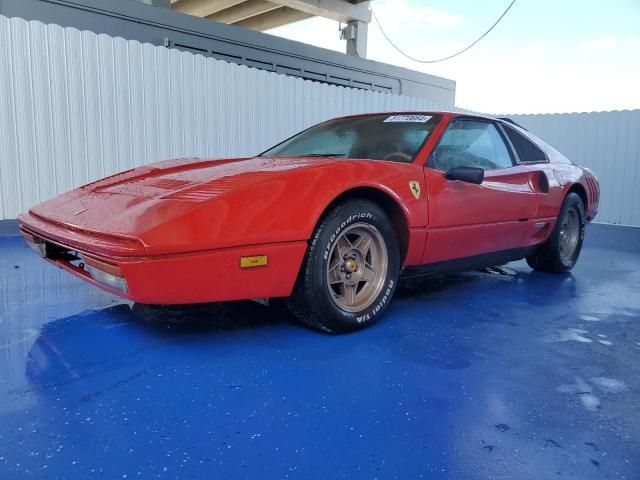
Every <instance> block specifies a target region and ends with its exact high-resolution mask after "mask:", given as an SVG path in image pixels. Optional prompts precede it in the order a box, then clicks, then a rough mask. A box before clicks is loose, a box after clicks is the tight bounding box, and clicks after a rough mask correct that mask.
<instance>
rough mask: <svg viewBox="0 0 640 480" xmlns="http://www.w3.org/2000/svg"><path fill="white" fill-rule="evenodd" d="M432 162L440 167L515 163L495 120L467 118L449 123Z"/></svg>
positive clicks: (501, 166) (500, 165) (509, 165)
mask: <svg viewBox="0 0 640 480" xmlns="http://www.w3.org/2000/svg"><path fill="white" fill-rule="evenodd" d="M431 162H432V164H433V166H434V167H435V168H438V169H440V170H448V169H450V168H454V167H479V168H483V169H485V170H494V169H497V168H508V167H511V166H513V161H512V159H511V154H510V153H509V149H508V148H507V145H506V144H505V143H504V140H503V139H502V136H501V135H500V132H498V129H497V128H496V126H495V125H494V124H493V123H491V122H482V121H478V120H465V119H460V120H454V121H453V123H452V124H451V125H449V128H448V129H447V131H446V132H445V133H444V135H443V136H442V139H441V140H440V144H439V145H438V148H437V149H436V150H435V151H434V152H433V154H432V160H431Z"/></svg>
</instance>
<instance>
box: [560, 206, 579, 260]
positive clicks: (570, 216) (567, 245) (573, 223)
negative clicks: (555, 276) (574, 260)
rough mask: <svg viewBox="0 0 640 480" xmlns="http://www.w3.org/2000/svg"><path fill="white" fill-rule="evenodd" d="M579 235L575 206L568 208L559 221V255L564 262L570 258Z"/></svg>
mask: <svg viewBox="0 0 640 480" xmlns="http://www.w3.org/2000/svg"><path fill="white" fill-rule="evenodd" d="M579 237H580V219H579V218H578V212H577V211H576V209H575V208H569V209H568V210H567V211H566V213H565V214H564V217H563V218H562V222H561V223H560V257H562V260H563V261H564V262H565V263H566V261H567V260H569V261H570V260H571V257H573V254H574V253H575V250H576V247H577V246H578V238H579Z"/></svg>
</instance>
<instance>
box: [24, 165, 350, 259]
mask: <svg viewBox="0 0 640 480" xmlns="http://www.w3.org/2000/svg"><path fill="white" fill-rule="evenodd" d="M343 161H344V160H341V159H336V158H316V157H313V158H309V157H294V158H270V157H254V158H239V159H225V160H216V159H199V158H190V159H178V160H168V161H164V162H159V163H155V164H151V165H147V166H143V167H139V168H136V169H133V170H129V171H126V172H122V173H120V174H117V175H114V176H111V177H107V178H105V179H102V180H99V181H97V182H94V183H90V184H88V185H85V186H83V187H80V188H77V189H75V190H72V191H70V192H67V193H65V194H62V195H59V196H58V197H55V198H53V199H51V200H48V201H46V202H44V203H41V204H39V205H36V206H35V207H33V208H32V209H31V210H30V211H29V213H30V214H32V215H34V216H36V217H38V218H39V219H41V220H45V221H47V222H51V223H54V224H56V225H58V226H63V227H66V228H71V229H73V230H78V231H84V232H87V233H93V234H107V235H110V236H118V235H120V236H123V237H128V238H132V237H134V238H138V239H140V241H141V242H142V243H143V244H144V245H145V246H146V248H147V252H148V253H163V252H169V251H170V252H175V251H181V250H185V251H188V250H197V249H208V248H212V247H214V246H215V247H221V246H229V245H234V244H241V243H242V242H243V241H244V242H245V243H252V242H253V241H254V240H251V239H249V237H250V236H251V235H252V232H251V231H250V228H249V226H248V225H249V224H250V223H251V222H249V223H247V222H246V219H247V217H248V216H249V217H250V216H251V215H252V211H254V210H256V209H255V205H256V203H257V202H258V203H259V202H268V201H270V199H272V198H273V194H274V192H276V191H277V192H279V195H278V196H279V198H282V197H283V195H282V193H283V192H282V190H283V189H287V188H291V187H290V186H291V185H292V183H291V182H292V181H293V180H291V177H292V175H293V174H294V172H299V171H301V170H309V169H311V170H315V169H318V168H320V167H321V166H323V165H327V164H332V163H336V162H343ZM287 179H289V180H287ZM274 207H275V208H276V209H277V205H275V204H274ZM240 216H242V217H243V218H244V220H245V221H244V222H243V223H242V225H244V226H243V227H242V228H240V229H237V228H236V225H237V224H239V222H238V221H237V219H238V217H240ZM223 225H224V226H223ZM223 228H224V229H225V230H226V231H224V232H223V231H221V230H222V229H223ZM234 229H236V230H237V231H234ZM285 233H286V232H285ZM243 238H244V239H245V240H243ZM270 240H273V241H278V240H277V238H276V237H272V238H271V237H270Z"/></svg>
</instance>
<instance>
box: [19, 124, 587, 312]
mask: <svg viewBox="0 0 640 480" xmlns="http://www.w3.org/2000/svg"><path fill="white" fill-rule="evenodd" d="M454 117H455V114H449V113H444V114H442V120H441V122H440V124H439V125H438V126H437V127H436V129H435V131H434V133H433V134H432V135H431V136H430V137H429V140H428V141H427V142H426V144H425V145H424V146H423V148H422V150H421V151H420V153H419V154H418V155H417V157H416V159H415V161H414V162H413V163H411V164H403V163H393V162H386V161H379V160H358V159H348V160H347V159H336V158H306V157H298V158H268V157H256V158H244V159H230V160H200V159H180V160H172V161H167V162H160V163H157V164H153V165H150V166H146V167H141V168H138V169H135V170H130V171H128V172H124V173H122V174H118V175H114V176H112V177H108V178H106V179H103V180H100V181H98V182H94V183H92V184H89V185H86V186H84V187H80V188H78V189H76V190H73V191H71V192H68V193H65V194H63V195H60V196H58V197H56V198H54V199H51V200H49V201H47V202H44V203H42V204H40V205H37V206H35V207H33V208H32V209H31V210H30V211H29V213H26V214H24V215H22V216H20V217H19V221H20V223H21V225H22V228H23V229H24V230H26V231H28V232H31V233H33V234H35V235H36V236H37V237H39V238H42V239H44V240H46V241H48V242H51V243H54V244H57V245H62V246H64V247H65V248H66V249H69V250H74V251H78V252H80V253H84V254H86V253H89V254H91V255H92V256H94V257H97V258H100V259H102V260H105V261H107V262H110V263H112V264H114V265H117V266H119V267H120V269H121V271H122V273H123V275H124V277H125V279H126V282H127V286H128V289H127V292H125V293H121V292H115V291H114V293H117V294H119V295H121V296H124V297H126V298H130V299H132V300H135V301H138V302H143V303H192V302H206V301H223V300H236V299H242V298H256V297H280V296H287V295H289V294H290V293H291V291H292V289H293V285H294V283H295V280H296V278H297V275H298V271H299V268H300V265H301V262H302V259H303V256H304V253H305V250H306V242H307V240H308V239H309V238H310V236H311V234H312V232H313V230H314V228H315V225H316V223H317V222H318V220H319V218H320V217H321V215H322V214H323V212H325V210H326V209H327V207H328V206H329V205H330V204H331V203H332V202H333V201H334V200H336V198H338V197H339V196H340V195H341V194H344V193H346V192H349V191H352V190H354V189H368V190H367V191H372V190H376V191H378V192H380V194H384V195H386V196H387V197H388V199H389V201H392V202H395V204H396V205H397V206H398V207H399V211H401V212H402V216H403V218H402V219H401V220H402V221H401V222H399V224H401V225H404V226H405V228H406V229H407V239H408V242H407V243H408V244H407V248H406V252H405V265H418V264H421V263H431V262H438V261H443V260H449V259H454V258H459V257H461V256H471V255H477V254H481V253H487V252H491V251H496V250H502V249H508V248H516V247H521V246H527V245H533V244H536V243H540V242H543V241H544V240H545V239H546V238H547V236H548V234H549V232H550V231H551V229H552V228H553V225H554V222H555V217H556V216H557V214H558V211H559V209H560V205H561V204H562V201H563V199H564V197H565V195H566V193H567V191H568V190H569V189H570V188H572V187H573V186H575V185H580V186H581V187H582V188H583V190H584V192H586V197H587V198H586V200H587V202H586V210H587V216H588V218H589V219H591V218H593V216H594V215H595V213H596V211H597V201H598V194H599V193H598V184H597V181H596V180H595V177H593V175H592V174H591V173H590V172H588V171H587V170H585V169H582V168H580V167H577V166H575V165H573V164H571V163H570V162H569V161H568V160H566V159H565V158H564V157H562V155H560V154H559V153H558V152H556V151H555V150H553V149H552V148H551V147H548V146H546V145H545V147H546V149H545V151H546V153H547V154H548V156H549V158H550V163H544V164H531V165H519V166H515V167H513V168H509V169H504V170H494V171H487V173H486V177H485V181H484V182H483V184H481V185H473V184H468V183H462V182H451V181H448V180H446V179H445V178H444V175H443V172H441V171H438V170H434V169H431V168H428V167H425V166H424V164H425V162H426V160H427V158H428V156H429V154H430V152H431V150H432V149H433V148H434V146H435V145H436V144H437V142H438V139H439V137H440V135H441V134H442V132H443V131H444V130H445V128H446V126H447V124H448V122H449V121H450V120H451V119H452V118H454ZM540 175H544V176H545V177H546V178H547V181H548V182H547V183H548V185H549V189H548V192H545V191H543V190H544V189H543V188H542V187H543V185H542V184H541V183H540V181H541V180H540ZM412 181H416V182H419V184H420V186H421V194H420V196H419V197H418V198H415V197H414V195H413V194H412V192H411V190H410V188H409V182H412ZM574 188H575V187H574ZM362 191H363V190H361V192H362ZM253 255H267V256H268V259H269V261H268V265H267V266H262V267H256V268H247V269H241V268H240V265H239V259H240V257H241V256H253ZM51 261H53V262H54V263H56V264H57V265H58V266H61V267H63V268H66V269H67V270H69V271H71V272H72V273H74V274H76V275H79V276H81V277H82V278H84V279H85V280H87V281H90V282H91V283H94V284H96V282H94V281H93V280H91V279H90V278H88V277H87V274H86V272H85V271H84V270H82V269H78V268H77V267H75V266H74V265H72V264H70V263H67V262H64V261H61V260H56V259H53V260H51ZM97 285H98V286H101V285H99V284H97ZM101 287H102V288H106V289H107V290H109V288H107V287H104V286H101ZM110 291H113V290H110Z"/></svg>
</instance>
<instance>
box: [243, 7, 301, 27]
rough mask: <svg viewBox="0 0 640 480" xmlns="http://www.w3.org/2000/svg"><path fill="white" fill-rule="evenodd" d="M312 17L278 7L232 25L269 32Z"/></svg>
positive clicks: (298, 11) (287, 8)
mask: <svg viewBox="0 0 640 480" xmlns="http://www.w3.org/2000/svg"><path fill="white" fill-rule="evenodd" d="M312 16H313V15H312V14H309V13H306V12H301V11H300V10H295V9H293V8H289V7H280V8H277V9H276V10H272V11H270V12H267V13H263V14H261V15H257V16H255V17H252V18H247V19H246V20H241V21H239V22H237V23H234V25H237V26H238V27H243V28H248V29H250V30H257V31H259V32H262V31H264V30H271V29H272V28H276V27H281V26H282V25H287V24H288V23H293V22H298V21H300V20H304V19H306V18H310V17H312Z"/></svg>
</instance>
